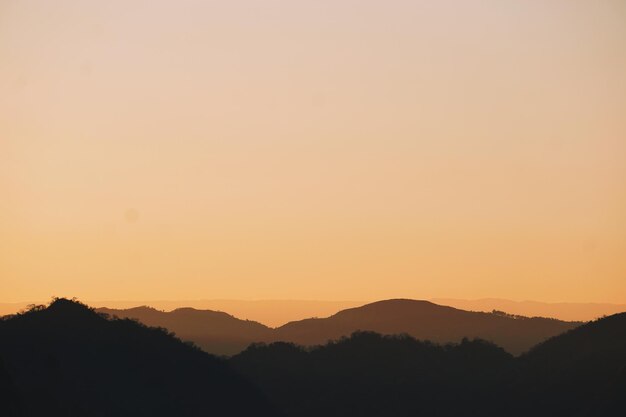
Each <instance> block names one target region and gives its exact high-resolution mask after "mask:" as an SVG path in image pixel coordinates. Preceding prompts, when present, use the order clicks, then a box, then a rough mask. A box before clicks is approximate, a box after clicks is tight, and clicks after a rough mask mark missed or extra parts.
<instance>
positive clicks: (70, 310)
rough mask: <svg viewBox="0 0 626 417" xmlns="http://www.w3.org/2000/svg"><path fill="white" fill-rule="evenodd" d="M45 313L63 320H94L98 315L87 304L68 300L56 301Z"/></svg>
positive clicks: (57, 299)
mask: <svg viewBox="0 0 626 417" xmlns="http://www.w3.org/2000/svg"><path fill="white" fill-rule="evenodd" d="M44 311H45V312H46V314H47V315H53V316H55V317H63V318H66V317H72V318H92V317H96V315H97V314H96V312H95V311H93V310H92V309H91V308H90V307H88V306H86V305H85V304H83V303H81V302H79V301H76V300H68V299H67V298H56V299H54V301H52V303H50V305H49V306H48V308H46V309H45V310H44Z"/></svg>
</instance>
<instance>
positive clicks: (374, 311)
mask: <svg viewBox="0 0 626 417" xmlns="http://www.w3.org/2000/svg"><path fill="white" fill-rule="evenodd" d="M98 311H100V312H105V313H108V314H111V315H114V316H118V317H129V318H135V319H137V320H139V321H141V322H142V323H144V324H147V325H150V326H159V327H165V328H167V329H168V330H170V331H172V332H174V333H176V335H178V336H179V337H180V338H181V339H183V340H190V341H193V342H194V343H196V344H197V345H198V346H200V347H202V348H203V349H204V350H206V351H207V352H210V353H213V354H220V355H232V354H236V353H238V352H240V351H242V350H243V349H245V348H246V347H247V346H248V345H249V344H251V343H255V342H266V343H270V342H276V341H285V342H292V343H296V344H299V345H305V346H313V345H320V344H324V343H326V342H328V341H329V340H336V339H339V338H341V337H343V336H349V335H350V334H352V333H353V332H355V331H359V330H364V331H365V330H367V331H374V332H377V333H381V334H404V333H406V334H409V335H411V336H413V337H415V338H417V339H422V340H431V341H434V342H437V343H449V342H459V341H461V340H462V339H463V338H465V337H467V338H480V339H484V340H488V341H491V342H494V343H496V344H497V345H499V346H502V347H504V348H505V349H506V350H507V351H508V352H510V353H513V354H520V353H522V352H524V351H526V350H528V349H529V348H530V347H532V346H534V345H535V344H537V343H540V342H542V341H544V340H546V339H548V338H549V337H551V336H554V335H557V334H560V333H563V332H565V331H567V330H569V329H572V328H574V327H576V326H578V325H580V323H578V322H564V321H559V320H554V319H547V318H540V317H534V318H528V317H521V316H512V315H508V314H505V313H501V312H495V313H483V312H471V311H464V310H458V309H455V308H452V307H445V306H440V305H437V304H433V303H431V302H428V301H419V300H403V299H398V300H385V301H379V302H375V303H371V304H366V305H364V306H361V307H355V308H350V309H346V310H342V311H340V312H338V313H336V314H334V315H332V316H330V317H328V318H312V319H305V320H300V321H294V322H290V323H287V324H285V325H283V326H280V327H278V328H275V329H272V328H269V327H266V326H264V325H262V324H260V323H257V322H253V321H247V320H240V319H237V318H235V317H233V316H231V315H229V314H226V313H222V312H216V311H211V310H195V309H191V308H183V309H177V310H174V311H171V312H162V311H158V310H155V309H153V308H150V307H137V308H132V309H126V310H113V309H105V308H101V309H98Z"/></svg>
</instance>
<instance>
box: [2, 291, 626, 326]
mask: <svg viewBox="0 0 626 417" xmlns="http://www.w3.org/2000/svg"><path fill="white" fill-rule="evenodd" d="M428 301H431V302H433V303H435V304H439V305H443V306H450V307H455V308H459V309H462V310H468V311H484V312H491V311H492V310H500V311H505V312H507V313H510V314H516V315H520V316H527V317H534V316H539V317H551V318H555V319H559V320H565V321H589V320H594V319H597V318H599V317H602V316H606V315H611V314H616V313H620V312H624V311H626V304H610V303H545V302H537V301H511V300H505V299H499V298H483V299H478V300H464V299H455V298H435V299H429V300H428ZM86 303H87V304H88V305H90V306H92V307H105V308H111V309H128V308H133V307H138V306H151V307H153V308H155V309H157V310H162V311H172V310H175V309H178V308H184V307H191V308H195V309H197V310H213V311H226V312H228V313H229V314H232V315H233V316H235V317H239V318H244V319H248V320H253V321H257V322H259V323H263V324H264V325H266V326H269V327H279V326H282V325H284V324H286V323H289V322H291V321H297V320H303V319H307V318H311V317H328V316H330V315H332V314H335V313H337V312H339V311H341V310H345V309H348V308H353V307H359V306H362V305H364V304H367V302H366V301H354V300H352V301H323V300H232V299H231V300H228V299H204V300H203V299H200V300H150V301H119V300H118V301H115V300H109V301H86ZM29 304H45V302H43V301H38V302H22V303H0V316H3V315H6V314H13V313H17V312H18V311H20V310H23V309H25V308H27V307H28V305H29Z"/></svg>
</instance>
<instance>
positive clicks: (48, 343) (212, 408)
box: [0, 299, 277, 417]
mask: <svg viewBox="0 0 626 417" xmlns="http://www.w3.org/2000/svg"><path fill="white" fill-rule="evenodd" d="M0 358H1V360H0V390H1V393H0V413H1V415H2V416H3V417H4V416H53V417H54V416H85V417H87V416H129V417H139V416H146V417H147V416H209V415H216V416H249V415H264V416H275V415H277V412H276V411H275V410H274V409H273V408H272V407H270V405H269V404H268V402H267V401H266V399H265V397H264V396H263V395H262V394H261V393H260V392H259V391H258V390H257V389H256V388H255V387H253V386H252V385H251V384H250V383H248V382H247V381H246V380H244V379H243V378H242V377H240V376H239V375H238V374H237V373H235V372H234V371H233V370H232V369H231V367H230V365H229V364H227V363H226V362H224V361H223V360H221V359H218V358H216V357H214V356H211V355H209V354H207V353H205V352H203V351H201V350H199V349H197V348H195V347H192V346H190V345H188V344H184V343H182V342H181V341H180V340H178V339H176V338H174V337H173V336H171V335H169V334H167V333H166V332H165V331H163V330H160V329H155V328H147V327H145V326H143V325H140V324H138V323H136V322H134V321H131V320H109V319H106V318H105V317H103V316H102V315H100V314H98V313H96V312H95V311H93V310H91V309H89V308H88V307H86V306H84V305H81V304H79V303H76V302H73V301H69V300H64V299H59V300H56V301H54V302H53V303H52V304H51V305H50V306H49V307H48V308H39V309H35V310H31V311H30V312H27V313H24V314H21V315H18V316H14V317H10V318H4V319H3V320H1V321H0Z"/></svg>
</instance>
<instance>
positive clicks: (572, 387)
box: [517, 313, 626, 416]
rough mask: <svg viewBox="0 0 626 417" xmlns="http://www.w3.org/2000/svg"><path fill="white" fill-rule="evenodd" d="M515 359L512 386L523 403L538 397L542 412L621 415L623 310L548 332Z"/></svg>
mask: <svg viewBox="0 0 626 417" xmlns="http://www.w3.org/2000/svg"><path fill="white" fill-rule="evenodd" d="M519 362H520V364H521V366H520V369H521V372H522V373H521V377H520V380H521V382H520V384H519V385H518V386H517V389H518V390H519V392H523V393H526V395H525V397H524V398H523V401H522V404H529V403H532V402H535V401H541V403H542V408H543V409H544V410H545V414H546V415H550V414H553V413H556V412H560V413H568V414H569V415H572V416H576V415H597V416H603V415H611V414H610V411H611V410H622V414H621V415H625V414H626V313H620V314H615V315H612V316H609V317H605V318H602V319H599V320H596V321H593V322H590V323H587V324H585V325H582V326H580V327H578V328H576V329H573V330H571V331H569V332H566V333H564V334H562V335H559V336H556V337H553V338H551V339H549V340H547V341H545V342H543V343H541V344H539V345H537V346H535V347H534V348H533V349H531V350H530V351H529V352H528V353H526V354H525V355H522V356H521V357H520V358H519ZM544 392H550V396H547V397H546V396H545V395H544V394H543V393H544ZM520 408H521V409H520V411H522V412H523V410H524V409H525V408H524V407H520Z"/></svg>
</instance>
